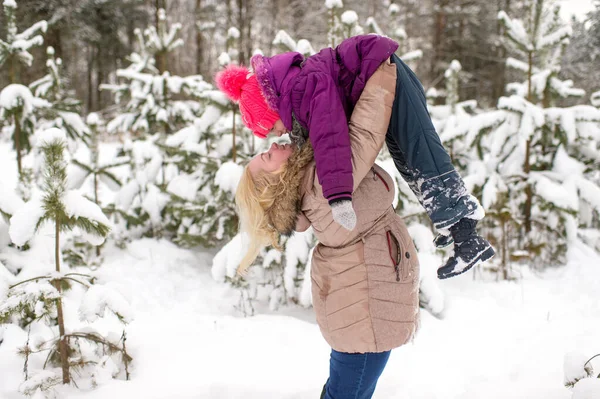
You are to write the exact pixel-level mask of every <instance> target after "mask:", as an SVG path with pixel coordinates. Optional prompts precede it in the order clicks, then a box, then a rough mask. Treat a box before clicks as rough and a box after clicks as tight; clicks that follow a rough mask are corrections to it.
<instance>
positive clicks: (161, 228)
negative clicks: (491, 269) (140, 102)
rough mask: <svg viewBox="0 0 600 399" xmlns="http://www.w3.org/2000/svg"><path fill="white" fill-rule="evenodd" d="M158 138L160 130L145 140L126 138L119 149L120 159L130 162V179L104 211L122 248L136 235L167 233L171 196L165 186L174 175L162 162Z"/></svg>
mask: <svg viewBox="0 0 600 399" xmlns="http://www.w3.org/2000/svg"><path fill="white" fill-rule="evenodd" d="M159 139H161V135H160V134H159V133H157V134H154V135H152V136H147V137H146V138H145V139H141V138H140V139H136V140H131V139H126V140H125V143H124V145H123V147H122V148H121V150H120V151H119V152H118V158H119V160H120V159H123V160H124V161H125V160H127V163H128V164H129V173H128V174H127V176H128V177H129V179H128V180H127V181H125V182H122V186H121V188H120V189H119V191H118V192H117V194H116V196H115V200H114V203H109V204H107V205H106V207H105V208H104V211H105V212H106V213H107V214H109V215H110V217H111V220H112V222H113V224H114V230H113V233H112V234H111V236H112V238H113V239H114V240H115V243H116V244H117V245H118V246H119V247H124V246H125V245H126V243H127V242H129V241H131V240H133V239H136V238H140V237H161V236H162V235H163V234H164V233H165V225H166V221H165V220H164V218H163V210H164V208H165V206H166V205H167V203H168V202H169V195H168V194H166V193H165V192H164V187H165V184H166V183H165V182H167V181H169V180H170V179H172V178H173V177H174V174H173V171H172V169H170V168H169V165H164V164H163V159H164V154H163V151H162V150H161V149H160V147H159V144H158V141H159ZM117 162H119V161H117ZM169 170H170V171H171V172H169Z"/></svg>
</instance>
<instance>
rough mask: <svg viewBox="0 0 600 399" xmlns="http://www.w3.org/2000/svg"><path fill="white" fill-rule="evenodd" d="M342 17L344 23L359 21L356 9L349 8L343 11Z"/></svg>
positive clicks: (351, 23)
mask: <svg viewBox="0 0 600 399" xmlns="http://www.w3.org/2000/svg"><path fill="white" fill-rule="evenodd" d="M340 19H341V21H342V23H343V24H346V25H354V24H356V23H357V22H358V14H357V13H356V11H353V10H347V11H344V12H343V13H342V15H341V17H340Z"/></svg>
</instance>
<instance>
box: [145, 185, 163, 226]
mask: <svg viewBox="0 0 600 399" xmlns="http://www.w3.org/2000/svg"><path fill="white" fill-rule="evenodd" d="M168 202H169V196H168V195H167V194H165V193H163V192H161V191H160V190H159V188H158V187H156V186H155V185H150V186H148V190H147V192H146V194H145V195H144V199H143V201H142V209H143V210H145V211H146V212H147V213H148V215H149V216H150V221H151V222H152V223H153V224H154V225H161V221H162V218H161V212H162V210H163V209H164V208H165V206H166V205H167V203H168Z"/></svg>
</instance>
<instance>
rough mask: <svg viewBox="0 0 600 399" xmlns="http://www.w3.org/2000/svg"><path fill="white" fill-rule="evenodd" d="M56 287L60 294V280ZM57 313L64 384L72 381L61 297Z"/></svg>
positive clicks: (57, 254) (57, 246)
mask: <svg viewBox="0 0 600 399" xmlns="http://www.w3.org/2000/svg"><path fill="white" fill-rule="evenodd" d="M55 222H56V224H55V226H56V228H55V230H54V232H55V234H56V237H55V239H54V243H55V246H54V262H55V263H56V271H57V272H60V221H59V220H58V217H57V218H56V220H55ZM54 287H55V288H56V290H57V291H58V293H59V294H60V293H61V288H60V281H58V280H55V281H54ZM56 314H57V316H58V332H59V334H60V337H59V339H60V341H59V344H58V345H59V346H58V350H59V351H60V363H61V367H62V374H63V384H68V383H70V382H71V377H70V375H69V353H68V350H69V346H68V344H67V338H66V337H65V319H64V317H63V310H62V299H61V298H58V300H57V301H56Z"/></svg>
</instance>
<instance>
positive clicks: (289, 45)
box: [273, 30, 316, 57]
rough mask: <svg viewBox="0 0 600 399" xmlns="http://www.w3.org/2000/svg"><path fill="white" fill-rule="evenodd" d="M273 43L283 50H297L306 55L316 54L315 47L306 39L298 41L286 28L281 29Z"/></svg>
mask: <svg viewBox="0 0 600 399" xmlns="http://www.w3.org/2000/svg"><path fill="white" fill-rule="evenodd" d="M273 44H274V45H275V46H277V47H278V48H279V49H281V50H282V51H297V52H299V53H300V54H302V55H303V56H305V57H310V56H311V55H313V54H315V53H316V52H315V49H314V48H313V46H312V45H311V44H310V42H309V41H308V40H306V39H300V40H298V41H297V42H296V41H295V40H294V39H292V37H291V36H290V35H289V34H288V33H287V32H286V31H284V30H280V31H279V32H277V35H275V39H273Z"/></svg>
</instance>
